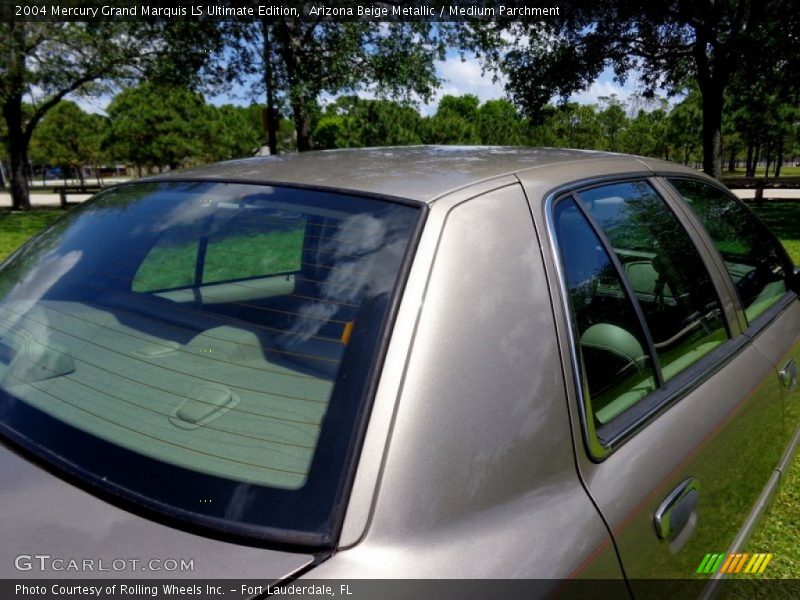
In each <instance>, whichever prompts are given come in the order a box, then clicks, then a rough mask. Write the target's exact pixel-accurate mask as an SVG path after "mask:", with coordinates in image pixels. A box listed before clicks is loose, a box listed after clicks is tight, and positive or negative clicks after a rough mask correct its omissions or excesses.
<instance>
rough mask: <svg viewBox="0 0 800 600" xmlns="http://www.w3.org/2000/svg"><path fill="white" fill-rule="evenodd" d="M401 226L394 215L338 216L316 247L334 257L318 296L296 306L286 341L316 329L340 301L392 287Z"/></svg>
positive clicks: (400, 250) (289, 342)
mask: <svg viewBox="0 0 800 600" xmlns="http://www.w3.org/2000/svg"><path fill="white" fill-rule="evenodd" d="M406 227H407V225H406V223H405V222H400V221H399V220H397V219H396V218H395V217H394V215H391V216H389V217H386V218H378V217H375V216H373V215H354V216H352V217H349V218H347V219H345V220H343V221H342V222H341V224H340V226H339V229H338V230H337V232H336V233H335V234H334V235H333V236H332V238H331V240H330V241H329V242H327V243H326V244H324V245H323V247H322V248H321V250H322V251H323V252H322V253H321V254H322V255H323V256H335V257H337V258H336V260H335V262H334V263H333V264H332V265H331V268H330V269H327V273H326V274H325V276H324V281H323V283H322V284H321V285H320V299H319V301H314V302H306V303H305V304H303V305H302V306H301V307H300V308H299V310H298V312H299V313H300V316H299V317H298V318H297V320H296V321H295V323H294V325H292V327H290V328H289V329H288V330H287V331H286V333H285V334H284V336H283V338H284V342H285V343H286V344H287V346H289V347H293V346H296V345H297V344H300V343H302V342H305V341H307V340H308V339H309V338H310V337H312V336H314V335H316V334H317V333H318V332H319V330H320V329H322V327H324V326H325V324H326V322H327V321H328V320H329V319H331V318H332V317H333V316H334V315H335V314H336V312H337V311H338V310H339V308H340V304H339V303H347V304H358V303H359V301H360V299H361V297H362V296H369V297H375V296H379V295H381V294H388V293H389V292H391V290H392V287H393V286H394V283H395V279H396V269H397V265H398V264H399V262H400V257H401V256H402V253H403V251H404V249H405V247H406V238H407V234H406V232H405V228H406ZM351 257H352V258H351Z"/></svg>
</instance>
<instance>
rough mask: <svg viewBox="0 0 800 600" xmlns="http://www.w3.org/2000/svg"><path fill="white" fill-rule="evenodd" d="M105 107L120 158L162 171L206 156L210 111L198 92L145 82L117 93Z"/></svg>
mask: <svg viewBox="0 0 800 600" xmlns="http://www.w3.org/2000/svg"><path fill="white" fill-rule="evenodd" d="M107 110H108V116H109V118H110V119H111V127H110V132H109V139H110V140H111V149H112V152H113V154H114V155H115V156H117V157H118V158H121V159H124V160H128V161H130V162H132V163H134V164H135V165H137V166H138V167H139V168H141V167H143V166H144V167H147V168H148V169H152V168H156V169H158V170H161V169H162V168H163V167H165V166H168V167H170V169H177V168H178V167H180V166H185V165H187V164H191V163H192V162H197V161H199V160H200V159H201V158H202V156H203V153H204V149H205V147H206V144H204V140H207V139H208V137H209V127H208V123H207V119H208V116H209V113H208V111H207V107H206V105H205V102H204V101H203V98H202V96H200V95H199V94H197V93H196V92H191V91H189V90H187V89H185V88H180V87H176V86H170V85H157V84H153V83H149V82H145V83H143V84H141V85H139V86H137V87H135V88H129V89H127V90H124V91H122V92H120V93H119V94H117V96H116V97H115V98H114V99H113V100H112V101H111V103H110V104H109V105H108V109H107Z"/></svg>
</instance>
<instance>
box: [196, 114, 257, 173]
mask: <svg viewBox="0 0 800 600" xmlns="http://www.w3.org/2000/svg"><path fill="white" fill-rule="evenodd" d="M192 102H194V100H193V101H192ZM205 114H206V116H205V120H206V128H207V129H206V131H207V135H208V141H207V143H205V144H204V150H205V153H204V156H203V158H204V160H207V161H208V162H214V161H218V160H229V159H233V158H242V157H246V156H253V154H255V152H256V151H257V150H258V149H259V147H260V146H261V137H260V128H259V127H257V126H256V125H255V124H254V123H253V122H252V120H251V119H250V109H248V108H243V107H239V106H231V105H224V106H218V107H215V106H207V107H205ZM195 126H196V127H201V128H202V125H200V124H198V125H195Z"/></svg>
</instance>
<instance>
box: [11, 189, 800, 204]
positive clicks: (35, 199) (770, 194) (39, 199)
mask: <svg viewBox="0 0 800 600" xmlns="http://www.w3.org/2000/svg"><path fill="white" fill-rule="evenodd" d="M733 193H734V194H736V195H737V196H739V198H745V199H750V198H753V197H755V193H756V192H755V190H733ZM90 196H91V194H85V195H84V194H74V195H73V194H70V195H69V196H68V199H69V201H70V202H83V201H84V200H86V199H87V198H89V197H90ZM764 197H765V198H775V199H781V200H783V199H790V200H800V190H770V189H766V190H764ZM59 203H60V201H59V196H58V194H49V193H48V194H37V193H35V190H34V193H32V194H31V205H32V206H33V207H34V208H35V207H37V206H58V205H59ZM10 206H11V195H10V194H8V193H0V208H4V207H10Z"/></svg>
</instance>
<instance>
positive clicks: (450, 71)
mask: <svg viewBox="0 0 800 600" xmlns="http://www.w3.org/2000/svg"><path fill="white" fill-rule="evenodd" d="M436 72H437V74H438V75H439V77H441V78H442V80H443V82H442V86H441V87H440V88H439V89H438V90H437V91H436V94H435V96H434V97H433V98H432V100H431V102H429V103H427V104H424V105H422V106H421V107H420V110H421V112H422V114H423V115H430V114H432V113H434V112H436V106H437V105H438V104H439V100H441V98H442V96H446V95H448V94H450V95H453V96H461V95H463V94H475V95H476V96H477V97H478V98H479V99H480V101H481V102H486V101H487V100H494V99H497V98H505V97H506V93H505V78H503V77H502V76H500V77H499V78H498V80H497V81H494V80H493V76H494V74H493V73H491V72H487V73H482V72H481V65H480V63H479V62H478V60H477V59H474V58H473V59H465V60H463V61H462V60H461V59H460V58H459V57H457V56H454V57H450V58H448V59H447V60H443V61H437V63H436Z"/></svg>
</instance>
